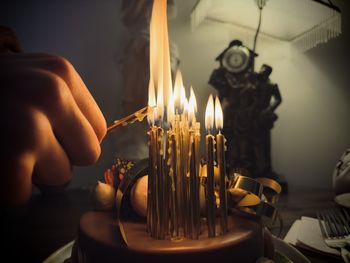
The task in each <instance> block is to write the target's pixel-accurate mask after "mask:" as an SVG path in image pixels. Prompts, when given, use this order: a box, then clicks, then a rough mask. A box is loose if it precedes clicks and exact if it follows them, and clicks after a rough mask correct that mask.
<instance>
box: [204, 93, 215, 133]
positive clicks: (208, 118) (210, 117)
mask: <svg viewBox="0 0 350 263" xmlns="http://www.w3.org/2000/svg"><path fill="white" fill-rule="evenodd" d="M213 128H214V99H213V95H211V94H210V96H209V99H208V103H207V108H206V109H205V129H206V130H207V131H208V132H210V130H211V129H213Z"/></svg>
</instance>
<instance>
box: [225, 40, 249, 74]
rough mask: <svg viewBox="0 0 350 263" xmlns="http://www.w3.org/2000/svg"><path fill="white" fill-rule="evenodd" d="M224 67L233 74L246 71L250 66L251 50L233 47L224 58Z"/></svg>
mask: <svg viewBox="0 0 350 263" xmlns="http://www.w3.org/2000/svg"><path fill="white" fill-rule="evenodd" d="M222 63H223V66H224V67H225V68H226V69H227V70H228V71H231V72H233V73H239V72H242V71H244V70H245V69H246V68H247V67H248V65H249V50H248V48H246V47H242V46H233V47H231V48H230V49H229V50H227V51H226V53H225V56H224V57H223V61H222Z"/></svg>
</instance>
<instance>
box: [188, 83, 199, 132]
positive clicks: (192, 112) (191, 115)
mask: <svg viewBox="0 0 350 263" xmlns="http://www.w3.org/2000/svg"><path fill="white" fill-rule="evenodd" d="M188 104H189V107H188V121H189V123H190V125H194V123H195V122H196V112H197V101H196V96H195V95H194V91H193V89H192V87H191V95H190V100H189V102H188Z"/></svg>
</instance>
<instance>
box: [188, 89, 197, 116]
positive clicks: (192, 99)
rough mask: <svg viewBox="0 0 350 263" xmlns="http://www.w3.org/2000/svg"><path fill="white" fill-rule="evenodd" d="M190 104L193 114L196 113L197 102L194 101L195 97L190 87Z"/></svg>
mask: <svg viewBox="0 0 350 263" xmlns="http://www.w3.org/2000/svg"><path fill="white" fill-rule="evenodd" d="M189 103H190V104H193V109H194V112H195V113H197V100H196V95H194V91H193V88H192V86H191V90H190V100H189Z"/></svg>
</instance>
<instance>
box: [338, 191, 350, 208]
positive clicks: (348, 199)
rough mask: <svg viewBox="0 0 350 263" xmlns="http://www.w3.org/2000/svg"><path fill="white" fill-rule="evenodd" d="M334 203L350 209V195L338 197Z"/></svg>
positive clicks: (345, 194)
mask: <svg viewBox="0 0 350 263" xmlns="http://www.w3.org/2000/svg"><path fill="white" fill-rule="evenodd" d="M334 201H335V202H336V203H337V204H338V205H341V206H344V207H346V208H350V193H344V194H340V195H337V196H336V197H335V198H334Z"/></svg>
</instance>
